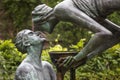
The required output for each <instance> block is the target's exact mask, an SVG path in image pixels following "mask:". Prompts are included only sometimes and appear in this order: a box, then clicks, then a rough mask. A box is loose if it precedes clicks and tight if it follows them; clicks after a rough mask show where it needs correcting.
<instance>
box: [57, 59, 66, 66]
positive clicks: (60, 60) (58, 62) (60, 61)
mask: <svg viewBox="0 0 120 80" xmlns="http://www.w3.org/2000/svg"><path fill="white" fill-rule="evenodd" d="M64 60H65V58H59V59H58V61H57V64H58V65H59V64H61V63H62V62H63V61H64Z"/></svg>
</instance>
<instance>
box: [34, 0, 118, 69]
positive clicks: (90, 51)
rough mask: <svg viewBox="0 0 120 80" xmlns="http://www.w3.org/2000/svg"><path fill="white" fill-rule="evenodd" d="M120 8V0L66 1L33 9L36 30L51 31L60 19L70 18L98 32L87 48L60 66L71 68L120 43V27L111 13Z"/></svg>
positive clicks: (68, 20)
mask: <svg viewBox="0 0 120 80" xmlns="http://www.w3.org/2000/svg"><path fill="white" fill-rule="evenodd" d="M119 10H120V0H64V1H62V2H61V3H59V4H57V5H56V6H55V7H54V8H51V7H49V6H47V5H45V4H41V5H38V6H37V7H36V8H35V9H34V10H33V11H32V16H33V18H32V20H33V23H34V29H35V30H40V31H43V32H44V31H47V32H49V33H51V32H52V31H53V29H54V27H55V26H56V25H57V23H58V22H59V21H67V22H71V23H74V24H77V25H78V26H79V27H82V28H87V29H88V30H90V31H92V32H93V33H94V36H93V37H91V39H90V40H89V42H88V43H87V44H86V45H85V47H84V48H83V49H82V50H81V51H80V52H79V53H78V54H77V55H76V56H74V57H71V56H69V57H67V58H66V59H65V60H64V61H63V63H62V64H60V66H62V67H63V68H66V69H68V68H70V67H72V66H73V65H74V63H76V61H77V62H78V61H79V62H82V61H83V60H87V59H90V58H92V57H93V56H94V55H96V54H97V53H101V52H103V51H105V50H106V49H108V48H110V47H112V46H113V45H115V44H117V43H118V42H120V37H119V35H120V26H118V25H116V24H115V23H113V22H111V21H109V20H108V19H106V18H107V16H108V15H110V14H112V13H113V12H114V11H119Z"/></svg>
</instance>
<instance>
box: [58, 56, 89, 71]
mask: <svg viewBox="0 0 120 80" xmlns="http://www.w3.org/2000/svg"><path fill="white" fill-rule="evenodd" d="M86 60H87V57H85V58H83V59H82V60H80V61H76V60H75V58H74V57H73V56H68V57H66V58H60V59H59V60H58V61H57V65H58V67H59V68H60V69H61V72H62V73H66V71H68V70H69V69H70V68H77V67H79V66H81V65H84V64H85V63H86Z"/></svg>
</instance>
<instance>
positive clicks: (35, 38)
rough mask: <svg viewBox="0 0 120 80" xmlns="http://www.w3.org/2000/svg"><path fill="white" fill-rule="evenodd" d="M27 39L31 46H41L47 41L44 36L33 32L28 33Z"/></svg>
mask: <svg viewBox="0 0 120 80" xmlns="http://www.w3.org/2000/svg"><path fill="white" fill-rule="evenodd" d="M26 35H27V39H28V41H29V42H30V44H32V45H35V44H40V43H42V42H43V41H45V38H44V36H43V35H41V34H40V33H38V32H33V31H30V30H28V31H26Z"/></svg>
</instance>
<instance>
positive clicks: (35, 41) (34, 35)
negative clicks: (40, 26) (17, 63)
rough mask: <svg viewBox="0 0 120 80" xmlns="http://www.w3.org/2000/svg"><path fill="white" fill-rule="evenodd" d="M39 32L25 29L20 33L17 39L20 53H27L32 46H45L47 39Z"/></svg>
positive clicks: (16, 42) (16, 43)
mask: <svg viewBox="0 0 120 80" xmlns="http://www.w3.org/2000/svg"><path fill="white" fill-rule="evenodd" d="M40 35H41V34H40V33H38V32H33V31H31V30H28V29H25V30H22V31H20V32H19V33H18V34H17V36H16V39H15V45H16V47H17V48H18V50H19V51H21V52H24V53H26V52H27V48H28V47H30V46H37V45H43V42H44V41H45V38H44V37H43V36H40Z"/></svg>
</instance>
